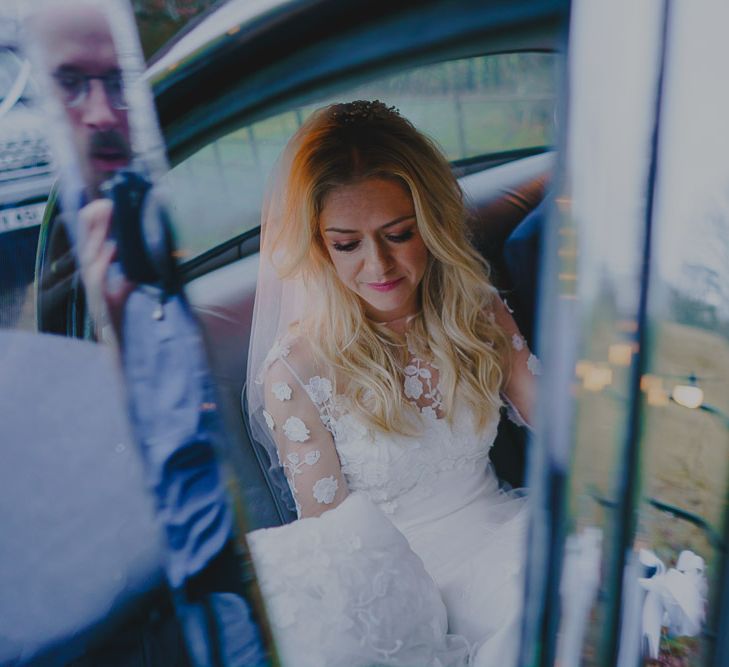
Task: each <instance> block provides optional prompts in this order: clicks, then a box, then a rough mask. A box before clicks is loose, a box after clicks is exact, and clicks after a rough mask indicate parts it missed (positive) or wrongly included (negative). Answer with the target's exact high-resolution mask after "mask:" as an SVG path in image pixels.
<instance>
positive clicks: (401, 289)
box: [319, 178, 428, 322]
mask: <svg viewBox="0 0 729 667" xmlns="http://www.w3.org/2000/svg"><path fill="white" fill-rule="evenodd" d="M319 225H320V230H321V234H322V237H323V238H324V242H325V244H326V247H327V250H328V252H329V256H330V257H331V260H332V263H333V264H334V269H335V270H336V272H337V275H338V276H339V278H340V280H341V281H342V282H343V283H344V284H345V285H346V286H347V287H348V288H349V289H351V290H352V291H353V292H355V294H357V295H358V296H359V297H360V298H361V299H362V301H363V303H364V306H365V312H366V313H367V316H368V317H370V318H372V319H374V320H376V321H378V322H390V321H392V320H396V319H399V318H401V317H405V316H407V315H412V314H413V313H415V312H417V310H418V308H419V303H418V300H419V293H418V292H419V291H418V287H419V285H420V282H421V281H422V279H423V274H424V273H425V267H426V265H427V262H428V249H427V248H426V247H425V244H424V243H423V239H422V238H421V236H420V232H419V231H418V226H417V222H416V219H415V207H414V205H413V199H412V197H411V196H410V193H409V192H408V190H407V188H406V187H405V186H403V185H401V184H400V183H398V182H397V181H393V180H387V179H381V178H370V179H367V180H365V181H360V182H358V183H354V184H352V185H342V186H339V187H337V188H335V189H334V190H332V191H331V192H330V193H329V194H328V195H327V196H326V198H325V199H324V204H323V207H322V212H321V216H320V220H319Z"/></svg>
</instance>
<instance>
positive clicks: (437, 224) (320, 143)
mask: <svg viewBox="0 0 729 667" xmlns="http://www.w3.org/2000/svg"><path fill="white" fill-rule="evenodd" d="M289 148H290V153H289V159H290V168H289V169H288V171H287V176H286V177H285V178H284V181H283V182H282V183H281V184H280V186H281V187H280V192H277V193H276V195H275V196H276V197H279V198H280V199H279V206H280V211H281V218H282V219H281V221H280V225H279V227H278V233H277V234H276V235H275V237H274V238H273V239H270V245H269V246H267V247H268V248H269V250H270V253H271V259H272V261H273V262H274V264H275V266H276V269H277V271H278V273H279V275H280V277H281V278H282V279H292V278H295V279H300V280H304V281H305V283H306V286H307V291H308V292H310V293H312V294H316V295H319V297H320V298H318V299H317V300H315V301H314V303H312V304H311V308H310V309H308V310H307V319H306V320H305V321H302V322H299V323H298V329H299V332H300V333H305V335H306V338H307V340H308V341H309V342H310V344H311V345H312V346H313V348H314V352H315V354H316V355H317V359H318V360H321V361H322V362H323V363H324V364H325V366H326V367H331V368H333V369H334V370H335V377H336V378H340V379H341V378H346V382H345V383H340V384H346V389H345V392H346V394H347V395H348V396H349V397H350V398H351V400H352V402H353V406H354V409H355V410H356V411H357V412H358V413H359V415H360V416H361V417H363V418H364V420H365V421H366V422H367V423H368V424H370V425H371V426H375V427H377V428H379V429H382V430H385V431H394V432H399V433H412V432H413V431H414V429H415V428H416V427H415V426H414V421H413V420H412V419H411V415H412V414H413V408H412V406H411V404H410V403H409V402H408V401H407V400H406V398H405V397H404V395H403V389H402V377H403V375H402V371H403V366H404V364H405V363H406V362H407V355H408V350H407V345H406V344H405V343H404V341H403V339H402V336H401V335H398V334H397V333H395V332H393V331H392V330H391V329H390V328H388V327H387V326H385V325H383V324H378V323H376V322H373V321H371V320H369V319H368V318H367V317H366V316H365V314H364V309H363V305H362V303H361V301H360V298H359V297H358V296H357V295H356V294H355V293H354V292H352V291H351V290H350V289H349V288H347V287H346V286H345V285H344V284H343V283H342V281H341V280H340V279H339V277H338V276H337V273H336V271H335V270H334V266H333V264H332V261H331V259H330V257H329V253H328V251H327V248H326V246H325V243H324V239H323V238H322V235H321V232H320V227H319V217H320V215H321V212H322V208H323V206H324V203H325V200H326V197H327V195H328V194H329V193H330V192H331V191H332V190H334V189H335V188H337V187H340V186H342V185H349V184H352V183H357V182H360V181H363V180H366V179H369V178H385V179H394V180H396V181H398V182H400V183H402V184H404V185H405V186H406V188H407V190H408V191H409V192H410V195H411V196H412V199H413V204H414V207H415V214H416V220H417V223H416V224H417V227H418V230H419V232H420V235H421V237H422V239H423V242H424V244H425V246H426V247H427V249H428V251H429V258H428V262H427V266H426V270H425V274H424V277H423V280H422V282H421V284H420V295H419V297H420V304H421V310H420V312H419V313H418V315H417V316H416V317H415V319H414V321H413V322H412V324H411V328H410V330H409V332H408V336H409V342H410V346H411V347H413V348H414V349H415V351H416V353H417V354H418V355H420V356H422V357H423V358H425V359H431V360H432V361H433V363H434V364H435V365H436V366H437V367H438V370H439V373H440V382H439V386H440V390H441V393H442V395H443V404H444V405H443V410H444V413H445V417H446V418H447V419H448V420H449V421H452V420H453V413H454V406H455V397H456V391H457V392H458V397H459V400H460V401H464V402H465V403H466V404H469V405H470V406H471V407H472V408H473V409H474V414H476V415H477V416H478V425H479V428H483V427H484V426H485V425H486V424H487V423H488V422H489V421H490V420H491V419H492V418H493V417H494V415H495V413H496V412H497V411H498V409H499V408H500V406H501V398H500V394H499V391H500V388H501V386H502V384H503V383H504V381H505V373H506V370H505V369H506V368H507V367H508V366H507V364H506V363H505V361H506V358H507V355H508V354H509V352H510V348H509V345H508V344H507V340H506V337H505V335H504V333H503V331H502V330H501V328H500V327H499V326H498V325H497V324H496V322H495V321H494V318H493V317H492V316H490V315H489V313H490V312H492V307H493V301H494V299H496V298H498V296H497V293H496V289H495V288H494V287H493V286H492V284H491V283H490V281H489V279H488V274H489V270H488V265H487V264H486V262H485V260H484V259H483V258H482V257H481V256H480V255H479V254H478V253H477V252H476V251H475V250H474V249H473V247H472V246H471V245H470V243H469V242H468V240H467V237H466V226H465V219H466V214H465V207H464V203H463V195H462V192H461V189H460V187H459V186H458V183H457V181H456V179H455V178H454V176H453V174H452V172H451V169H450V165H449V164H448V162H447V160H446V159H445V157H444V156H443V155H442V153H441V152H440V150H439V149H438V148H437V147H436V145H435V144H434V143H433V142H432V141H431V140H430V139H429V138H428V137H426V136H424V135H423V134H421V133H420V132H418V130H416V129H415V127H414V126H413V125H412V124H411V123H410V122H409V121H408V120H406V119H405V118H403V117H402V116H400V114H399V113H398V112H397V111H396V110H395V109H394V108H392V107H387V106H386V105H384V104H383V103H382V102H379V101H374V102H365V101H355V102H350V103H346V104H334V105H331V106H328V107H325V108H323V109H319V110H318V111H316V112H315V113H314V114H313V115H312V116H311V117H310V118H309V119H308V120H307V121H306V122H305V123H304V125H303V126H302V127H301V128H300V130H299V131H298V132H297V134H296V135H295V136H294V137H293V138H292V140H291V142H290V143H289ZM267 243H268V240H267ZM308 305H309V304H307V308H308Z"/></svg>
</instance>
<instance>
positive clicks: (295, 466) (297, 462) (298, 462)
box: [283, 449, 321, 493]
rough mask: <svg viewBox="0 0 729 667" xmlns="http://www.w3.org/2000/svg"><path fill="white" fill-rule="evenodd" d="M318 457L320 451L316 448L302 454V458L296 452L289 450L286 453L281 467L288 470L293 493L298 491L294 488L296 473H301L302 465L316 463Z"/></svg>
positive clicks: (319, 456)
mask: <svg viewBox="0 0 729 667" xmlns="http://www.w3.org/2000/svg"><path fill="white" fill-rule="evenodd" d="M320 458H321V452H320V451H319V450H318V449H314V450H312V451H310V452H307V453H306V454H304V458H303V460H302V458H301V456H300V455H299V454H298V452H290V453H289V454H286V461H285V462H284V464H283V467H284V469H285V470H288V471H289V478H290V480H291V482H290V483H291V490H292V491H293V492H294V493H298V489H297V488H296V475H300V474H301V473H302V468H303V467H304V465H308V466H313V465H316V464H317V462H318V461H319V459H320Z"/></svg>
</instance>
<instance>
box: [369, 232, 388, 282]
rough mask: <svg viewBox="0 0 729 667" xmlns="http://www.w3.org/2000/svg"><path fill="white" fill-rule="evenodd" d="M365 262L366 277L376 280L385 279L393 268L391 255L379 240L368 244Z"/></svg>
mask: <svg viewBox="0 0 729 667" xmlns="http://www.w3.org/2000/svg"><path fill="white" fill-rule="evenodd" d="M365 261H366V263H367V269H368V271H367V273H368V275H370V276H371V277H372V278H374V279H376V280H379V279H381V278H385V277H387V274H388V273H389V272H390V270H391V269H392V266H393V261H392V255H390V251H389V249H388V247H387V245H386V244H385V243H384V242H383V241H382V240H379V239H377V240H373V241H372V243H370V244H369V248H368V250H367V256H366V259H365Z"/></svg>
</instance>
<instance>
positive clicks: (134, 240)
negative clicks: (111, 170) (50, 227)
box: [101, 169, 178, 292]
mask: <svg viewBox="0 0 729 667" xmlns="http://www.w3.org/2000/svg"><path fill="white" fill-rule="evenodd" d="M101 189H102V193H103V194H104V195H105V196H106V197H108V198H109V199H111V200H112V201H113V202H114V212H113V214H112V222H111V235H112V237H113V238H114V240H115V241H116V243H117V260H118V262H119V264H120V265H121V268H122V271H123V272H124V275H126V277H127V278H128V279H129V280H131V281H132V282H135V283H142V284H151V285H159V286H161V287H162V288H163V289H165V291H167V292H173V291H176V289H177V286H178V280H177V267H176V263H175V258H174V242H173V236H172V225H171V220H170V216H169V212H168V209H167V207H166V205H165V203H164V201H163V200H162V198H161V197H160V195H159V192H158V191H157V190H156V189H155V187H154V186H153V185H152V183H151V182H150V181H149V180H148V179H147V178H145V177H144V176H143V175H141V174H140V173H138V172H136V171H132V170H128V169H124V170H121V171H118V172H117V173H116V174H115V175H114V176H113V177H112V178H110V179H109V180H108V181H106V182H105V183H104V184H103V186H102V188H101Z"/></svg>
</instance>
